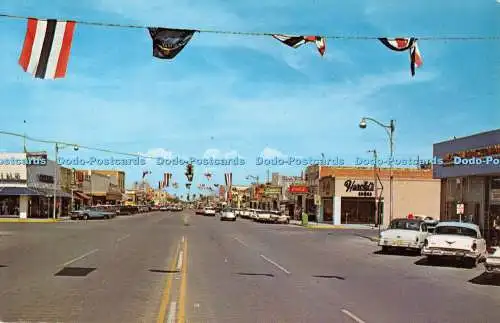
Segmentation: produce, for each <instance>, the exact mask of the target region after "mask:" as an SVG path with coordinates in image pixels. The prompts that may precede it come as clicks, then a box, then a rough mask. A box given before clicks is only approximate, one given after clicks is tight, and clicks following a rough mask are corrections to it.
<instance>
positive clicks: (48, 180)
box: [38, 174, 54, 184]
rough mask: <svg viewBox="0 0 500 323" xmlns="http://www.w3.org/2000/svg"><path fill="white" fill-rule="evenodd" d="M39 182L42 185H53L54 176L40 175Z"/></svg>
mask: <svg viewBox="0 0 500 323" xmlns="http://www.w3.org/2000/svg"><path fill="white" fill-rule="evenodd" d="M38 181H39V182H41V183H47V184H53V183H54V176H50V175H44V174H38Z"/></svg>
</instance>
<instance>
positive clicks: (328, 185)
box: [319, 176, 335, 197]
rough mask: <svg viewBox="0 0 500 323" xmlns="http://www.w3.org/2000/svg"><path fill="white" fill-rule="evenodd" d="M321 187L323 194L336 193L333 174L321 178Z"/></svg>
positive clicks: (328, 195) (331, 194)
mask: <svg viewBox="0 0 500 323" xmlns="http://www.w3.org/2000/svg"><path fill="white" fill-rule="evenodd" d="M319 187H320V195H321V196H324V197H332V196H333V195H334V194H335V193H334V191H335V181H334V179H333V177H331V176H328V177H323V178H322V179H320V181H319Z"/></svg>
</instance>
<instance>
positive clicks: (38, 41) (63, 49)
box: [19, 18, 76, 79]
mask: <svg viewBox="0 0 500 323" xmlns="http://www.w3.org/2000/svg"><path fill="white" fill-rule="evenodd" d="M75 26H76V23H75V22H74V21H57V20H55V19H49V20H39V19H35V18H29V19H28V24H27V28H26V36H25V38H24V44H23V49H22V51H21V55H20V57H19V65H21V67H22V68H23V70H24V71H25V72H28V73H30V74H32V75H33V76H34V77H36V78H40V79H56V78H63V77H65V76H66V69H67V67H68V60H69V54H70V51H71V43H72V41H73V32H74V31H75Z"/></svg>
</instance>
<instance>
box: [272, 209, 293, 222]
mask: <svg viewBox="0 0 500 323" xmlns="http://www.w3.org/2000/svg"><path fill="white" fill-rule="evenodd" d="M271 218H272V220H273V221H274V223H282V224H283V223H284V224H288V223H290V216H288V215H285V214H283V212H282V211H271Z"/></svg>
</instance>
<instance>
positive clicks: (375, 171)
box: [368, 149, 380, 230]
mask: <svg viewBox="0 0 500 323" xmlns="http://www.w3.org/2000/svg"><path fill="white" fill-rule="evenodd" d="M368 152H369V153H373V184H374V185H375V187H374V190H375V225H376V226H378V227H379V230H380V223H379V216H378V183H377V150H376V149H373V150H368Z"/></svg>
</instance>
